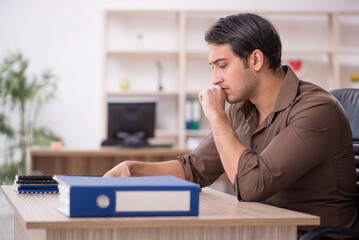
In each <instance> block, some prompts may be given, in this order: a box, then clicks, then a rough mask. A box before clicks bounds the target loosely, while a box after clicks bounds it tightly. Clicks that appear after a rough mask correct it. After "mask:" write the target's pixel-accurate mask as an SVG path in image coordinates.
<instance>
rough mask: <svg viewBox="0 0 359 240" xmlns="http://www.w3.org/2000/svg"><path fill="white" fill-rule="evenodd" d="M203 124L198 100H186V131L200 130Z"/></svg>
mask: <svg viewBox="0 0 359 240" xmlns="http://www.w3.org/2000/svg"><path fill="white" fill-rule="evenodd" d="M200 122H201V104H200V103H199V101H198V99H187V100H186V129H187V130H198V129H199V128H200Z"/></svg>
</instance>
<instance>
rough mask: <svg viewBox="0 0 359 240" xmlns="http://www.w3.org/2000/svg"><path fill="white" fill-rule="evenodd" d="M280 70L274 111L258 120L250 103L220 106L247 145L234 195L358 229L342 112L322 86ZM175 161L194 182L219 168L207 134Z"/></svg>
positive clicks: (210, 177) (208, 179) (209, 178)
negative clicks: (263, 118) (279, 84)
mask: <svg viewBox="0 0 359 240" xmlns="http://www.w3.org/2000/svg"><path fill="white" fill-rule="evenodd" d="M283 68H284V70H285V71H286V76H285V80H284V83H283V85H282V87H281V89H280V92H279V95H278V97H277V100H276V104H275V107H274V110H273V112H272V113H270V114H269V115H268V117H267V118H266V119H265V120H264V121H263V122H262V123H261V124H260V125H259V126H258V124H257V109H256V107H255V106H254V105H253V104H252V103H251V102H250V101H248V100H247V101H245V102H241V103H236V104H232V105H231V106H230V107H229V109H228V111H227V117H228V119H229V121H230V122H231V124H232V126H233V129H234V131H235V133H236V134H237V136H238V139H239V141H240V142H241V143H242V144H244V145H245V146H246V147H247V148H248V150H246V151H245V152H244V153H243V154H242V155H241V157H240V159H239V163H238V169H237V175H236V177H235V180H234V184H233V187H234V189H235V191H236V192H237V196H238V199H239V200H244V201H259V202H263V203H266V204H270V205H274V206H278V207H282V208H287V209H291V210H295V211H300V212H304V213H309V214H313V215H317V216H320V219H321V225H327V226H328V225H329V226H345V227H358V223H357V197H356V196H357V195H356V184H355V183H356V175H355V161H354V153H353V147H352V135H351V130H350V127H349V123H348V120H347V117H346V114H345V112H344V110H343V108H342V107H341V105H340V103H339V102H338V101H337V100H336V99H335V98H334V97H333V96H331V95H330V94H329V93H328V92H326V91H325V90H323V89H321V88H320V87H318V86H315V85H313V84H311V83H308V82H304V81H301V80H299V79H298V78H297V76H296V75H295V73H294V72H293V71H292V70H291V69H290V68H289V67H287V66H284V67H283ZM179 160H180V161H181V163H182V165H183V168H184V171H185V175H186V178H187V179H188V180H190V181H193V182H197V183H199V184H200V185H201V186H208V185H210V184H211V183H213V182H214V181H215V180H216V179H217V178H218V177H219V176H220V175H221V174H222V173H224V169H223V166H222V163H221V160H220V157H219V155H218V152H217V149H216V145H215V143H214V139H213V136H212V134H210V135H209V136H207V137H206V138H205V140H204V141H203V142H202V143H201V144H200V145H199V146H198V147H197V148H196V149H195V150H194V151H193V152H191V153H190V154H188V155H186V156H182V157H179ZM309 229H310V228H302V229H301V230H304V231H305V230H309Z"/></svg>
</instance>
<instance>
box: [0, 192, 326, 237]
mask: <svg viewBox="0 0 359 240" xmlns="http://www.w3.org/2000/svg"><path fill="white" fill-rule="evenodd" d="M1 191H2V192H3V194H4V196H5V198H6V199H7V201H8V202H9V203H10V205H11V207H12V208H13V209H14V217H15V219H14V221H15V226H14V232H15V234H14V235H15V239H16V240H17V239H36V240H42V239H51V240H60V239H61V240H64V239H70V240H75V239H76V240H78V239H89V240H95V239H101V240H110V239H111V240H112V239H131V240H136V239H153V240H163V239H175V240H191V239H196V240H197V239H206V240H207V239H208V240H211V239H213V240H218V239H231V240H232V239H236V240H237V239H256V240H258V239H259V240H260V239H265V240H267V239H278V240H281V239H282V240H291V239H296V237H297V226H299V225H318V224H319V217H316V216H312V215H308V214H303V213H298V212H293V211H289V210H285V209H281V208H276V207H272V206H269V205H264V204H261V203H253V202H252V203H250V202H239V201H237V199H236V198H235V197H234V196H231V195H228V194H225V193H221V192H218V191H216V190H213V189H210V188H204V189H203V190H202V192H201V193H200V209H199V216H195V217H116V218H68V217H66V216H65V215H62V214H61V213H59V212H58V211H56V209H55V208H56V207H57V205H58V195H57V194H53V195H51V194H49V195H47V194H17V193H16V192H15V191H14V190H13V189H12V186H1Z"/></svg>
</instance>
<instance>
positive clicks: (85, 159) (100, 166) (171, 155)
mask: <svg viewBox="0 0 359 240" xmlns="http://www.w3.org/2000/svg"><path fill="white" fill-rule="evenodd" d="M187 153H189V150H187V149H175V148H140V149H118V148H111V147H106V148H99V149H96V150H71V149H62V150H53V149H51V148H29V149H28V151H27V163H26V167H27V169H26V174H97V175H102V174H104V173H106V172H107V171H108V170H110V169H111V168H113V167H114V166H116V165H117V164H119V163H120V162H123V161H125V160H140V161H145V162H159V161H165V160H173V159H176V157H177V156H181V155H185V154H187Z"/></svg>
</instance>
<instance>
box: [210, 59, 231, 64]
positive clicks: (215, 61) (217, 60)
mask: <svg viewBox="0 0 359 240" xmlns="http://www.w3.org/2000/svg"><path fill="white" fill-rule="evenodd" d="M223 60H227V58H218V59H216V60H214V61H213V62H209V65H213V64H216V63H218V62H219V61H223Z"/></svg>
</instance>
